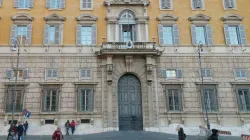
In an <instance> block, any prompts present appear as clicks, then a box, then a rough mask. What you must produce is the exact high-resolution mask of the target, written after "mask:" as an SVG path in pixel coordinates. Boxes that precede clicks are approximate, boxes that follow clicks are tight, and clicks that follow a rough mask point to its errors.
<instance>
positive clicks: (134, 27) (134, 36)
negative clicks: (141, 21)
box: [132, 25, 137, 42]
mask: <svg viewBox="0 0 250 140" xmlns="http://www.w3.org/2000/svg"><path fill="white" fill-rule="evenodd" d="M136 31H137V25H133V26H132V41H133V42H136Z"/></svg>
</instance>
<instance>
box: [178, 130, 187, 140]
mask: <svg viewBox="0 0 250 140" xmlns="http://www.w3.org/2000/svg"><path fill="white" fill-rule="evenodd" d="M178 137H179V140H185V139H186V134H185V133H184V130H183V128H182V127H181V128H180V129H179V131H178Z"/></svg>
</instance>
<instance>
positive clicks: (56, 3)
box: [46, 0, 62, 9]
mask: <svg viewBox="0 0 250 140" xmlns="http://www.w3.org/2000/svg"><path fill="white" fill-rule="evenodd" d="M48 1H49V2H48V3H49V8H51V9H60V8H62V7H61V0H48ZM46 4H47V3H46Z"/></svg>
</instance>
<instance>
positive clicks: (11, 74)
mask: <svg viewBox="0 0 250 140" xmlns="http://www.w3.org/2000/svg"><path fill="white" fill-rule="evenodd" d="M7 78H8V79H13V78H14V71H13V69H11V68H8V69H7Z"/></svg>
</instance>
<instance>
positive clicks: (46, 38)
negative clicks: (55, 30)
mask: <svg viewBox="0 0 250 140" xmlns="http://www.w3.org/2000/svg"><path fill="white" fill-rule="evenodd" d="M49 27H50V26H49V25H48V24H45V25H44V33H43V45H45V46H48V45H49Z"/></svg>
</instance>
